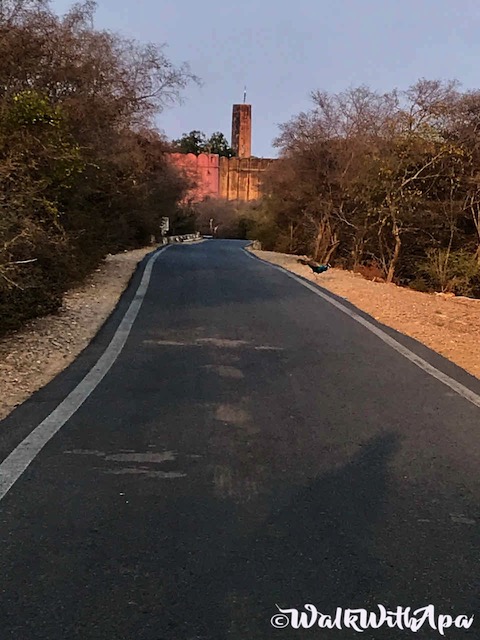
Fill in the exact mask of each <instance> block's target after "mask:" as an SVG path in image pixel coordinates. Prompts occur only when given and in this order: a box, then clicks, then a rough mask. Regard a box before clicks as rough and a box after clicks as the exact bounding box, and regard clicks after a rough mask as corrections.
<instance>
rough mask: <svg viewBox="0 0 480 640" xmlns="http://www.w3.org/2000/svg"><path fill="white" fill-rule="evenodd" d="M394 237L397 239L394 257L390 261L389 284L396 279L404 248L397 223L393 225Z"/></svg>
mask: <svg viewBox="0 0 480 640" xmlns="http://www.w3.org/2000/svg"><path fill="white" fill-rule="evenodd" d="M392 231H393V235H394V237H395V249H394V250H393V256H392V259H391V260H390V264H389V266H388V273H387V282H393V279H394V277H395V269H396V266H397V262H398V258H399V257H400V249H401V248H402V239H401V237H400V229H399V228H398V225H397V223H396V222H394V223H393V230H392Z"/></svg>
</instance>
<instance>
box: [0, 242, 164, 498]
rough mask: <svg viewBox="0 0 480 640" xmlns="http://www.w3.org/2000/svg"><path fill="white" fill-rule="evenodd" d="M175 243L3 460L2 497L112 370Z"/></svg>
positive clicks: (154, 256) (151, 260) (157, 253)
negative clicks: (84, 367)
mask: <svg viewBox="0 0 480 640" xmlns="http://www.w3.org/2000/svg"><path fill="white" fill-rule="evenodd" d="M171 246H173V245H165V246H164V247H162V248H160V249H158V250H157V251H155V253H153V254H152V255H151V256H150V258H149V259H148V261H147V264H146V265H145V269H144V272H143V275H142V279H141V281H140V284H139V285H138V287H137V290H136V291H135V294H134V296H133V300H132V302H131V303H130V305H129V307H128V309H127V311H126V312H125V315H124V316H123V318H122V320H121V322H120V324H119V325H118V327H117V330H116V331H115V334H114V335H113V338H112V339H111V341H110V342H109V344H108V346H107V347H106V349H105V351H104V352H103V354H102V355H101V356H100V358H99V359H98V360H97V362H96V363H95V364H94V365H93V367H92V368H91V369H90V371H89V372H88V373H87V374H86V375H85V377H84V378H83V379H82V380H81V382H80V383H79V384H78V385H77V386H76V387H75V388H74V389H73V390H72V391H71V392H70V393H69V394H68V396H67V397H66V398H65V399H64V400H63V401H62V402H61V403H60V404H59V405H58V407H57V408H56V409H54V411H52V413H50V414H49V415H48V416H47V417H46V418H45V420H43V421H42V422H41V423H40V424H39V425H38V426H37V427H35V429H33V431H31V432H30V433H29V435H28V436H27V437H26V438H25V439H24V440H22V442H21V443H20V444H19V445H18V446H17V447H16V448H15V449H14V450H13V451H12V452H11V453H10V454H9V455H8V456H7V457H6V458H5V460H4V461H3V462H2V463H1V464H0V500H3V498H4V497H5V496H6V495H7V493H8V492H9V491H10V489H11V488H12V487H13V485H14V484H15V482H16V481H17V480H18V479H19V478H20V476H21V475H22V474H23V472H24V471H25V470H26V469H27V468H28V466H29V465H30V464H31V463H32V462H33V460H34V459H35V458H36V456H37V455H38V454H39V453H40V451H41V450H42V449H43V447H44V446H45V445H46V444H47V442H48V441H49V440H51V439H52V438H53V436H54V435H55V434H56V433H57V432H58V431H60V429H61V428H62V427H63V426H64V424H65V423H66V422H68V420H70V418H71V417H72V416H73V414H74V413H75V412H76V411H77V410H78V409H79V408H80V407H81V405H82V404H83V403H84V402H85V400H86V399H87V398H88V397H89V396H90V394H91V393H92V392H93V391H94V390H95V389H96V387H97V386H98V385H99V384H100V382H101V381H102V380H103V378H104V377H105V376H106V374H107V373H108V372H109V370H110V369H111V367H112V365H113V364H114V362H115V361H116V359H117V358H118V356H119V355H120V353H121V352H122V350H123V347H124V346H125V343H126V342H127V339H128V336H129V335H130V331H131V329H132V326H133V323H134V322H135V320H136V318H137V315H138V312H139V311H140V307H141V306H142V303H143V300H144V298H145V295H146V293H147V290H148V285H149V284H150V278H151V274H152V269H153V265H154V263H155V261H156V260H157V258H158V257H159V256H160V254H161V253H163V252H164V251H166V250H167V249H169V248H170V247H171Z"/></svg>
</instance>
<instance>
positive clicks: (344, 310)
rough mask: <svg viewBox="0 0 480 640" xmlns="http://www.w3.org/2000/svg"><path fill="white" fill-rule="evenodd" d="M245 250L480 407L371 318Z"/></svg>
mask: <svg viewBox="0 0 480 640" xmlns="http://www.w3.org/2000/svg"><path fill="white" fill-rule="evenodd" d="M243 251H244V252H245V253H246V254H247V256H249V257H250V258H252V260H258V261H259V262H261V263H263V264H264V265H266V266H267V267H271V268H272V269H276V270H277V271H281V272H282V273H284V274H286V275H287V276H288V277H289V278H292V279H293V280H296V281H297V282H298V283H300V284H301V285H302V286H303V287H306V288H307V289H310V291H313V293H315V294H316V295H317V296H320V298H323V299H324V300H326V301H327V302H329V303H330V304H331V305H333V306H334V307H336V308H337V309H339V310H340V311H341V312H342V313H345V314H346V315H347V316H349V317H350V318H352V319H353V320H355V321H356V322H358V323H359V324H361V325H362V326H364V327H365V328H366V329H368V330H369V331H371V333H373V334H375V335H376V336H377V338H380V340H382V341H383V342H385V343H386V344H388V346H389V347H391V348H392V349H395V351H398V353H400V354H401V355H402V356H404V357H405V358H407V360H410V362H413V364H415V365H416V366H417V367H419V368H420V369H423V371H425V372H426V373H428V374H429V375H431V376H432V377H433V378H436V379H437V380H439V381H440V382H443V384H444V385H446V386H447V387H450V389H452V390H453V391H455V393H458V395H460V396H462V398H465V400H468V401H469V402H471V403H472V404H474V405H475V406H476V407H479V408H480V396H479V395H478V394H477V393H475V392H473V391H471V390H470V389H468V388H467V387H465V386H464V385H463V384H461V383H460V382H457V380H454V379H453V378H451V377H450V376H448V375H447V374H446V373H443V372H442V371H440V370H439V369H437V368H436V367H434V366H433V365H431V364H429V363H428V362H427V361H426V360H424V359H423V358H421V357H420V356H418V355H417V354H416V353H414V352H413V351H410V349H408V348H407V347H404V346H403V344H400V342H397V340H395V338H392V337H391V336H389V335H388V333H385V331H382V329H380V328H378V327H376V326H375V325H374V324H373V323H372V322H370V321H369V320H366V319H365V318H363V317H362V316H360V315H359V314H358V313H355V311H352V310H351V309H349V308H348V307H346V306H345V305H343V304H342V303H341V302H338V300H335V298H332V297H331V296H329V295H328V294H327V293H324V292H323V291H321V290H320V289H318V288H317V287H316V286H315V285H313V284H310V283H309V282H306V281H305V280H302V278H300V277H299V276H297V275H295V274H294V273H292V272H291V271H287V270H286V269H283V268H282V267H280V266H278V265H276V264H272V263H271V262H266V261H265V260H262V258H258V257H257V256H255V255H252V254H251V253H250V252H249V251H247V250H246V249H244V250H243Z"/></svg>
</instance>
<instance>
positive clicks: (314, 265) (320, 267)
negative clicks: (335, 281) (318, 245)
mask: <svg viewBox="0 0 480 640" xmlns="http://www.w3.org/2000/svg"><path fill="white" fill-rule="evenodd" d="M297 262H299V263H300V264H304V265H306V266H307V267H310V269H311V270H312V271H313V273H325V271H328V270H329V269H330V267H331V265H330V264H318V262H315V261H314V260H308V259H305V258H299V259H298V260H297Z"/></svg>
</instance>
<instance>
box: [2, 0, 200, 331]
mask: <svg viewBox="0 0 480 640" xmlns="http://www.w3.org/2000/svg"><path fill="white" fill-rule="evenodd" d="M94 10H95V5H94V3H92V2H90V1H86V2H83V3H81V4H77V5H74V6H73V8H72V9H71V10H70V11H69V12H68V13H67V14H66V15H65V16H63V17H59V16H57V15H55V13H54V12H53V11H52V10H51V9H50V7H49V5H48V2H45V1H42V0H2V1H1V2H0V332H4V331H5V330H7V329H11V328H15V327H17V326H19V325H20V324H21V323H22V322H23V321H24V320H25V319H27V318H30V317H34V316H37V315H42V314H45V313H48V312H50V311H52V310H55V309H56V308H58V306H59V305H60V304H61V300H62V294H63V292H64V291H65V290H66V289H68V288H69V287H71V286H72V285H73V284H74V283H76V282H78V281H79V280H81V279H82V278H83V277H84V276H85V275H86V274H87V273H89V272H90V271H92V269H93V268H94V267H95V266H96V265H97V264H98V263H99V261H100V260H101V259H102V258H103V257H104V256H105V255H106V254H108V253H113V252H117V251H120V250H123V249H127V248H135V247H140V246H144V245H145V244H147V243H148V242H149V240H150V238H151V236H152V235H156V234H158V230H159V220H160V218H161V217H162V216H172V217H175V215H176V210H177V204H178V203H179V202H180V201H181V199H182V198H183V197H184V195H185V193H186V191H187V188H188V185H187V183H186V181H185V178H184V177H182V176H180V174H178V173H177V172H176V170H175V169H174V168H172V167H171V166H170V165H169V164H168V163H167V161H166V157H165V153H164V152H165V150H166V149H167V143H166V141H165V140H163V138H162V137H161V135H160V134H159V133H158V131H157V129H156V127H155V124H154V118H155V116H156V115H157V114H158V113H159V112H161V111H162V109H164V108H165V107H166V106H168V105H172V104H174V103H175V102H177V101H178V100H179V99H180V94H181V92H182V90H183V89H184V88H185V87H186V86H187V84H188V83H189V82H191V81H194V82H195V81H196V78H195V77H194V76H193V75H192V74H191V72H190V70H189V68H188V66H179V67H176V66H175V65H173V64H172V62H170V60H169V59H168V58H167V56H166V55H165V51H164V49H163V47H161V46H154V45H151V44H148V45H142V44H139V43H137V42H134V41H131V40H127V39H124V38H122V37H120V36H118V35H115V34H113V33H110V32H107V31H101V30H98V29H96V28H95V27H94V26H93V21H94Z"/></svg>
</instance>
